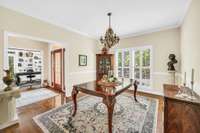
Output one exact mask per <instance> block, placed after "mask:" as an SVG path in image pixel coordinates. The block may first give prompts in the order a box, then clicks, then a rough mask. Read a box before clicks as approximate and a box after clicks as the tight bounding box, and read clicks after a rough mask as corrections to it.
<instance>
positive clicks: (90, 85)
mask: <svg viewBox="0 0 200 133" xmlns="http://www.w3.org/2000/svg"><path fill="white" fill-rule="evenodd" d="M132 86H134V99H135V101H136V102H137V99H136V92H137V88H138V86H137V81H135V82H134V83H133V80H132V79H131V80H130V82H122V83H121V84H120V85H119V86H116V87H113V88H105V87H101V86H99V85H98V83H97V81H92V82H87V83H83V84H79V85H75V86H73V91H72V98H73V103H74V106H73V114H72V116H73V117H74V116H75V115H76V111H77V94H78V93H79V92H82V93H85V94H88V95H92V96H97V97H102V99H103V103H104V104H105V105H106V107H107V110H108V130H109V133H112V117H113V109H114V106H115V103H116V97H117V96H118V95H120V94H122V93H123V92H124V91H126V90H128V89H129V88H131V87H132Z"/></svg>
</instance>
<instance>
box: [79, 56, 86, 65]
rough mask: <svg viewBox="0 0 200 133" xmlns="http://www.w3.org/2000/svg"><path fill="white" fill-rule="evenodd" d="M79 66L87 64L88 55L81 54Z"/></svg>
mask: <svg viewBox="0 0 200 133" xmlns="http://www.w3.org/2000/svg"><path fill="white" fill-rule="evenodd" d="M79 66H87V55H79Z"/></svg>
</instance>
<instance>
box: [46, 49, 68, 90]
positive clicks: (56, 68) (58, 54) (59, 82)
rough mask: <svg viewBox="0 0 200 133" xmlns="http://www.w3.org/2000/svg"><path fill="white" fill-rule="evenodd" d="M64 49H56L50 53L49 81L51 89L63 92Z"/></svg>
mask: <svg viewBox="0 0 200 133" xmlns="http://www.w3.org/2000/svg"><path fill="white" fill-rule="evenodd" d="M64 52H65V49H56V50H54V51H52V52H51V78H52V79H51V81H52V83H51V84H52V87H53V88H55V89H57V90H59V91H64V90H65V86H64V76H65V75H64V72H65V71H64V68H65V67H64V64H65V63H64V55H65V53H64ZM44 67H45V66H44Z"/></svg>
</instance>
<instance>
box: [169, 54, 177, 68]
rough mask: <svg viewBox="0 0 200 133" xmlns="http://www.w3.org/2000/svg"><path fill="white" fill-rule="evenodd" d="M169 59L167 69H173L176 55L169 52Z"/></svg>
mask: <svg viewBox="0 0 200 133" xmlns="http://www.w3.org/2000/svg"><path fill="white" fill-rule="evenodd" d="M169 59H170V61H169V62H168V63H167V65H168V71H175V67H174V64H176V63H178V61H177V60H176V55H175V54H170V55H169Z"/></svg>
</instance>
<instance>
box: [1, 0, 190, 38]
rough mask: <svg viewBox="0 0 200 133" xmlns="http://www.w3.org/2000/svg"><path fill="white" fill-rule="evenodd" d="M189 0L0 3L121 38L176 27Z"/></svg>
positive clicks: (86, 31)
mask: <svg viewBox="0 0 200 133" xmlns="http://www.w3.org/2000/svg"><path fill="white" fill-rule="evenodd" d="M189 1H190V0H0V5H2V6H4V7H7V8H10V9H13V10H15V11H18V12H21V13H24V14H26V15H29V16H32V17H35V18H38V19H41V20H43V21H47V22H49V23H52V24H55V25H57V26H61V27H64V28H66V29H68V30H73V31H76V32H79V33H82V34H84V35H89V36H91V37H95V38H99V36H101V35H103V34H104V33H105V30H106V28H107V27H108V17H107V16H106V14H107V12H112V13H113V15H112V28H113V30H114V31H115V32H116V33H117V34H118V35H120V36H121V37H125V36H131V35H136V34H142V33H145V32H151V31H155V30H159V29H163V28H170V27H175V26H178V25H179V24H180V23H181V21H182V19H183V17H184V14H185V12H186V9H187V7H188V5H189Z"/></svg>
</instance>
